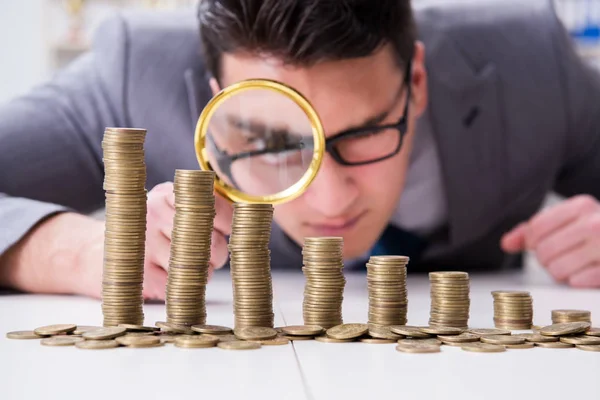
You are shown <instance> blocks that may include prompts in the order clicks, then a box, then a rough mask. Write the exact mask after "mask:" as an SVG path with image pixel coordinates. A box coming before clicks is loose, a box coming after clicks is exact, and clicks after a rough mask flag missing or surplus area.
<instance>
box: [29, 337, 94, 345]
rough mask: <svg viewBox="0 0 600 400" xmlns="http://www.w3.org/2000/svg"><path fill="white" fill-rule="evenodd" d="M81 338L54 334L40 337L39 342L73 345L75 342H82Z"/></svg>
mask: <svg viewBox="0 0 600 400" xmlns="http://www.w3.org/2000/svg"><path fill="white" fill-rule="evenodd" d="M83 340H84V339H83V338H80V337H69V336H54V337H49V338H45V339H42V341H41V342H40V343H41V344H43V345H44V346H73V345H74V344H76V343H79V342H83Z"/></svg>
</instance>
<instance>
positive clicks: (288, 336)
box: [278, 334, 315, 342]
mask: <svg viewBox="0 0 600 400" xmlns="http://www.w3.org/2000/svg"><path fill="white" fill-rule="evenodd" d="M278 337H281V338H284V339H287V340H291V341H292V342H294V341H300V340H313V339H314V338H315V337H314V336H299V335H286V334H283V335H279V336H278Z"/></svg>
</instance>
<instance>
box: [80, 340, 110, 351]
mask: <svg viewBox="0 0 600 400" xmlns="http://www.w3.org/2000/svg"><path fill="white" fill-rule="evenodd" d="M75 347H77V348H78V349H86V350H104V349H113V348H115V347H119V343H117V341H116V340H84V341H83V342H77V343H75Z"/></svg>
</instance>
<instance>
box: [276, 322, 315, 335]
mask: <svg viewBox="0 0 600 400" xmlns="http://www.w3.org/2000/svg"><path fill="white" fill-rule="evenodd" d="M281 330H282V331H283V332H284V333H286V334H288V335H298V336H316V335H319V334H321V333H323V331H324V329H323V328H322V327H320V326H318V325H293V326H284V327H282V328H281Z"/></svg>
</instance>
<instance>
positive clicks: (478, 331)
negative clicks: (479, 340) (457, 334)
mask: <svg viewBox="0 0 600 400" xmlns="http://www.w3.org/2000/svg"><path fill="white" fill-rule="evenodd" d="M467 332H469V333H472V334H474V335H479V336H489V335H510V331H509V330H506V329H493V328H482V329H469V330H468V331H467Z"/></svg>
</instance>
